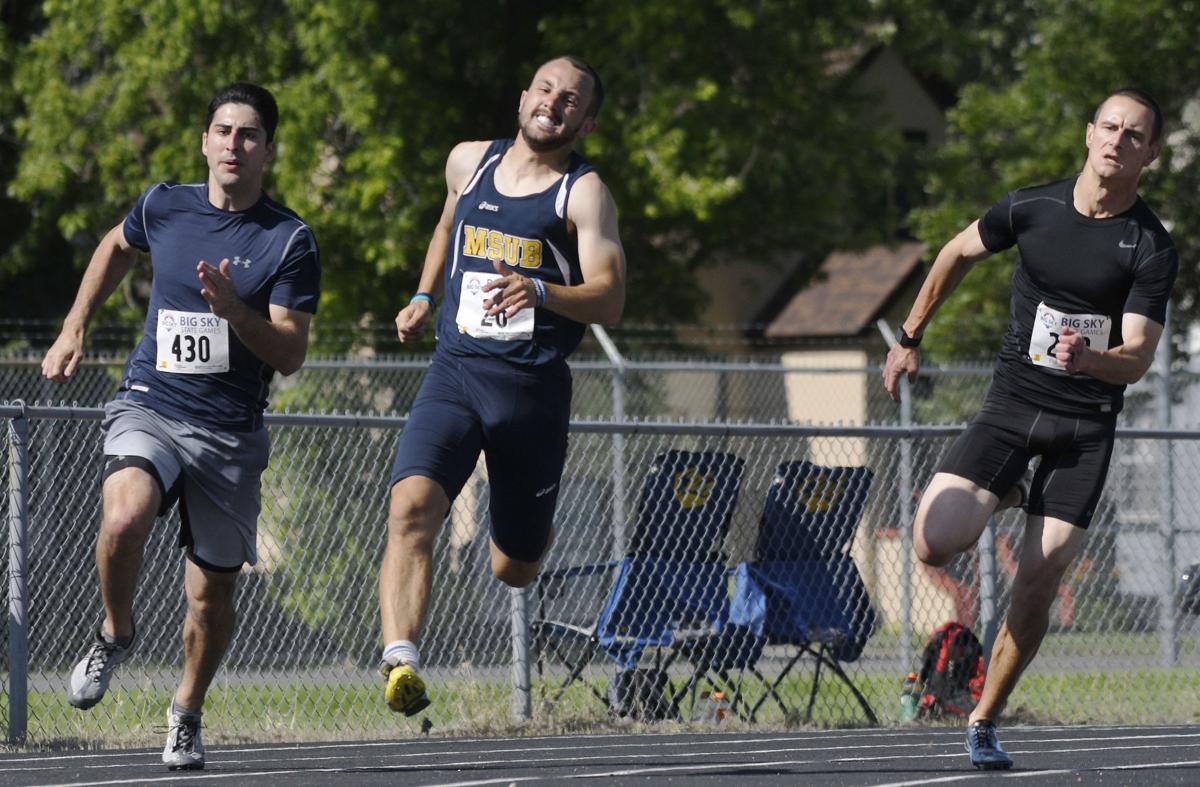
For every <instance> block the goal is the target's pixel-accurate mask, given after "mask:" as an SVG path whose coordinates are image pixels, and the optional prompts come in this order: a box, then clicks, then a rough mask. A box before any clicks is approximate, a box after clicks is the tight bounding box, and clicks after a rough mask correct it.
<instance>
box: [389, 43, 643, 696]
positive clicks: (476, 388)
mask: <svg viewBox="0 0 1200 787" xmlns="http://www.w3.org/2000/svg"><path fill="white" fill-rule="evenodd" d="M602 99H603V91H602V88H601V84H600V77H599V76H598V75H597V74H596V72H595V70H593V69H592V68H591V66H589V65H588V64H587V63H585V62H583V61H582V60H579V59H578V58H573V57H561V58H556V59H554V60H551V61H549V62H547V63H545V64H544V65H543V66H542V67H541V68H539V69H538V70H537V73H536V74H534V77H533V81H532V82H531V83H530V85H529V87H528V88H527V89H526V90H525V91H524V92H522V93H521V100H520V103H519V105H518V122H519V133H518V134H517V137H516V139H506V140H496V141H494V142H463V143H461V144H459V145H458V146H456V147H455V148H454V150H453V151H451V153H450V157H449V159H448V160H447V162H446V186H447V195H446V203H445V206H444V208H443V210H442V216H441V220H440V221H439V222H438V225H437V228H436V229H435V230H434V233H433V239H432V241H430V244H429V250H428V252H427V253H426V255H425V267H424V269H423V270H422V273H421V281H420V290H419V291H418V292H417V294H416V295H414V296H413V298H412V300H411V301H410V302H409V304H408V305H407V306H406V307H405V308H404V309H402V310H401V311H400V313H399V314H398V315H397V316H396V328H397V331H398V333H399V336H400V340H401V341H407V340H410V339H415V338H417V337H418V336H420V335H421V332H422V331H423V330H424V327H425V324H426V322H427V321H428V319H429V317H430V315H431V314H432V313H433V309H434V292H435V291H436V290H437V289H439V287H440V288H441V289H443V290H444V300H443V303H442V306H441V312H440V314H439V316H438V322H437V339H438V344H437V350H436V351H435V353H434V357H433V361H432V362H431V363H430V366H429V370H428V372H427V373H426V376H425V381H424V383H423V384H422V386H421V390H420V392H419V393H418V394H417V398H416V401H414V403H413V406H412V412H411V414H410V416H409V421H408V425H407V426H406V427H405V428H404V432H403V433H402V434H401V436H400V444H399V446H398V447H397V450H396V460H395V464H394V466H393V468H392V474H391V501H390V505H389V508H388V539H387V550H386V552H385V553H384V557H383V565H382V568H381V570H380V576H379V606H380V614H381V617H382V622H383V641H384V650H383V663H382V666H381V671H382V673H383V678H384V681H385V689H384V698H385V701H386V703H387V705H388V707H389V708H391V709H392V710H394V711H400V712H403V713H405V714H406V715H410V716H411V715H413V714H415V713H418V712H419V711H421V710H422V709H423V708H425V707H426V706H427V705H428V704H429V699H428V697H427V695H426V691H425V683H424V681H423V680H422V679H421V678H420V676H419V675H418V673H417V671H418V670H419V669H420V655H419V652H418V648H417V643H418V640H419V637H420V635H421V628H422V625H423V623H424V620H425V614H426V610H427V609H428V605H429V595H430V588H431V583H432V578H433V542H434V538H435V536H436V534H437V530H438V528H439V527H440V525H441V523H442V522H443V521H444V520H445V518H446V515H447V513H448V512H449V510H450V504H451V503H452V502H453V501H454V499H455V498H456V497H457V496H458V494H459V492H460V491H461V490H462V487H463V484H464V483H466V481H467V479H468V478H469V477H470V475H471V472H472V471H473V470H474V468H475V464H476V461H477V459H478V458H479V454H480V451H482V452H483V454H484V457H485V460H486V463H487V471H488V479H489V486H490V490H491V503H490V509H489V513H490V514H491V556H492V573H493V574H495V576H496V577H497V578H498V579H500V580H501V581H502V582H504V583H506V584H508V585H510V586H513V587H524V586H526V585H528V584H529V583H530V582H532V581H533V579H534V577H536V576H537V572H538V567H539V566H540V564H541V561H542V558H543V557H544V556H545V554H546V550H547V549H548V548H549V546H550V541H551V535H552V525H553V517H554V507H555V503H556V501H557V499H558V483H559V478H560V477H561V475H562V470H563V463H564V462H565V460H566V454H567V421H568V416H569V414H570V404H571V374H570V370H569V369H568V368H567V364H566V358H567V356H568V355H570V354H571V352H572V351H573V350H574V349H575V347H576V346H577V345H578V344H579V341H580V339H581V338H582V337H583V332H584V326H585V325H586V324H587V323H602V324H612V323H615V322H616V321H617V320H618V319H619V318H620V316H621V311H622V309H623V307H624V302H625V255H624V251H623V250H622V248H621V241H620V238H619V236H618V232H617V212H616V208H615V206H614V205H613V201H612V197H611V196H610V195H609V193H608V190H607V189H606V188H605V186H604V184H603V183H602V182H601V180H600V178H599V176H598V175H597V174H596V173H595V172H594V171H593V170H592V167H591V165H590V164H588V163H587V161H585V160H584V159H583V158H582V157H581V156H580V155H579V154H578V153H576V152H575V151H574V144H575V141H576V140H578V139H582V138H584V137H586V136H587V135H588V134H590V133H591V132H592V130H593V129H594V128H595V126H596V114H597V112H598V111H599V109H600V103H601V101H602Z"/></svg>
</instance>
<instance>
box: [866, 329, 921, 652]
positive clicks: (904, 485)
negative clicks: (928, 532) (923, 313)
mask: <svg viewBox="0 0 1200 787" xmlns="http://www.w3.org/2000/svg"><path fill="white" fill-rule="evenodd" d="M875 327H876V328H877V329H878V330H879V333H880V334H881V335H882V336H883V341H884V342H886V343H887V346H888V348H889V349H890V348H891V347H893V346H895V344H896V334H895V332H894V331H893V330H892V326H891V325H889V324H888V322H887V320H884V319H879V320H876V321H875ZM912 421H913V411H912V386H911V385H909V382H908V376H907V375H901V376H900V426H902V427H904V428H905V429H908V428H911V427H912ZM912 498H913V450H912V438H910V437H902V438H900V654H899V660H900V669H901V670H903V671H905V672H907V671H908V668H909V665H910V664H911V663H912V657H913V645H912V637H913V626H912V600H913V589H912V570H913V564H912V551H913V545H912V539H913V510H912Z"/></svg>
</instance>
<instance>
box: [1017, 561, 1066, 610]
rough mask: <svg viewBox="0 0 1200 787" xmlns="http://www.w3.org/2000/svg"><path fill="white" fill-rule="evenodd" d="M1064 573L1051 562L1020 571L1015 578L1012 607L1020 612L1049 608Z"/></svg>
mask: <svg viewBox="0 0 1200 787" xmlns="http://www.w3.org/2000/svg"><path fill="white" fill-rule="evenodd" d="M1062 575H1063V571H1062V569H1059V568H1058V567H1057V566H1054V565H1050V564H1041V565H1039V566H1036V567H1033V568H1027V569H1026V570H1024V571H1018V572H1017V576H1016V577H1015V578H1014V579H1013V586H1012V609H1013V610H1015V611H1018V613H1021V612H1026V611H1029V612H1032V611H1036V610H1048V609H1049V608H1050V605H1051V604H1052V603H1053V602H1054V599H1055V597H1056V596H1057V595H1058V586H1059V584H1060V583H1061V582H1062Z"/></svg>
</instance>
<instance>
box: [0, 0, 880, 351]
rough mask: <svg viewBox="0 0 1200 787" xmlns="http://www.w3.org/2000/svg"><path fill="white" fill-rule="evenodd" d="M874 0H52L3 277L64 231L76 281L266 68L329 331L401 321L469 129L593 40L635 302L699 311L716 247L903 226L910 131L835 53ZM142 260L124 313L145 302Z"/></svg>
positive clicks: (867, 233)
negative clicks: (695, 274)
mask: <svg viewBox="0 0 1200 787" xmlns="http://www.w3.org/2000/svg"><path fill="white" fill-rule="evenodd" d="M830 5H832V7H830ZM868 11H869V8H868V6H867V4H866V3H865V2H862V1H860V0H856V1H855V2H851V3H841V4H824V3H818V2H815V1H814V0H774V1H772V0H762V1H759V2H749V1H748V0H722V1H721V2H702V1H701V0H686V2H665V0H659V1H658V2H635V0H619V1H618V2H614V3H611V4H609V5H607V6H605V7H603V8H599V7H595V6H587V7H583V6H577V5H575V4H566V3H552V2H548V0H506V2H503V3H497V4H479V3H473V2H466V1H465V0H446V2H441V3H437V4H429V3H420V2H415V1H414V0H398V1H397V2H379V1H378V0H264V2H262V3H258V4H231V3H229V2H225V1H224V0H195V1H194V2H187V3H183V2H180V0H140V1H139V2H134V0H49V2H46V3H44V4H43V5H42V12H43V14H44V18H43V23H42V29H41V30H40V32H39V33H38V34H37V35H35V36H33V37H32V38H31V39H30V40H29V41H28V42H27V43H25V44H23V45H22V46H21V47H20V56H19V58H17V59H16V62H17V65H16V67H15V69H14V81H13V84H14V87H15V93H14V96H15V100H16V101H17V102H19V104H20V105H21V107H23V111H22V112H21V113H20V115H19V116H18V118H17V121H16V126H15V127H16V132H17V135H18V139H19V143H20V158H19V163H18V166H17V169H16V172H15V174H14V176H13V178H12V180H11V182H10V193H11V194H12V195H13V196H14V197H15V198H16V199H17V200H19V201H20V202H21V205H22V208H23V209H24V210H26V211H27V212H28V214H29V221H28V223H27V224H28V226H27V228H26V229H25V232H24V235H23V236H22V239H21V241H20V242H19V243H18V244H17V245H16V246H15V247H14V249H13V250H12V252H11V253H10V254H7V255H6V259H5V261H4V263H3V267H2V268H0V277H3V279H2V281H3V282H4V283H5V285H6V289H8V286H9V285H10V284H15V285H17V286H19V285H20V281H21V280H20V278H19V276H18V274H20V273H21V272H28V271H30V270H32V269H33V267H34V266H35V265H36V264H37V263H36V260H37V259H38V257H39V254H40V252H41V250H42V249H43V248H45V247H46V245H47V243H49V242H50V241H49V240H48V238H53V239H54V242H56V243H58V244H59V245H60V247H61V248H60V255H59V256H60V257H66V258H68V262H69V264H70V266H71V267H72V268H73V271H72V274H70V275H68V274H66V272H65V271H64V275H63V276H62V277H61V278H62V279H63V280H65V281H68V282H70V284H71V285H73V284H74V281H75V280H77V273H75V271H78V270H79V269H80V268H82V266H83V265H84V264H85V263H86V260H87V257H88V254H89V253H90V251H91V248H92V247H93V246H94V243H95V241H96V239H97V238H98V237H99V235H100V234H101V233H102V232H104V231H105V230H106V229H107V228H108V227H110V226H112V225H113V224H115V223H116V222H118V221H120V220H121V218H122V216H123V215H124V213H125V212H126V211H127V210H128V208H129V207H130V205H131V204H132V202H133V200H134V198H135V197H136V195H137V194H138V193H139V192H140V191H141V190H142V189H143V188H145V186H146V185H148V184H149V183H151V182H154V181H156V180H162V179H175V180H195V179H199V178H202V177H203V176H204V169H203V160H202V159H201V158H200V156H199V153H198V141H199V136H200V132H201V130H202V129H201V125H202V119H203V112H204V109H205V104H206V101H207V99H208V98H209V96H210V95H211V93H212V92H213V91H214V90H215V89H216V88H217V87H218V86H220V85H221V84H223V83H225V82H228V81H231V80H233V79H241V78H244V79H252V80H257V81H260V82H262V83H264V84H267V85H268V86H270V87H272V88H273V89H274V90H275V92H276V93H277V96H278V97H279V99H280V103H281V106H282V109H283V117H282V120H281V125H280V129H279V146H280V155H279V157H278V160H277V162H276V164H275V165H274V166H273V173H272V177H271V180H270V182H269V184H268V188H269V189H270V190H271V191H272V192H273V193H274V194H275V195H276V196H278V197H279V198H280V199H282V200H283V201H284V202H286V203H287V204H289V205H290V206H291V207H293V208H294V209H296V210H297V211H298V212H299V213H300V214H301V215H302V216H304V217H305V218H306V219H307V220H308V221H309V222H310V223H311V224H312V225H313V227H314V229H315V230H316V232H317V236H318V238H319V241H320V243H321V247H322V254H323V259H324V266H325V267H324V270H325V275H324V282H323V286H324V292H325V294H324V297H323V301H322V306H321V319H320V320H319V321H318V323H317V332H318V336H320V331H321V325H322V324H329V325H332V324H337V323H344V322H349V321H358V320H362V319H366V320H373V321H377V322H384V323H386V322H387V321H388V320H390V318H391V316H392V315H393V314H394V312H395V310H396V308H397V307H398V306H399V305H400V304H402V303H404V302H405V301H406V300H407V295H408V294H409V293H410V292H411V290H412V288H413V285H414V284H415V281H416V277H417V274H418V270H419V267H420V264H421V262H422V260H423V257H424V251H425V247H426V244H427V243H428V238H429V234H430V231H431V229H432V227H433V224H434V221H435V219H436V216H437V213H438V211H439V209H440V206H441V202H442V199H443V196H444V189H445V184H444V177H443V166H444V161H445V156H446V155H447V153H448V152H449V150H450V148H451V147H452V146H453V145H454V143H456V142H457V141H460V140H462V139H479V138H488V137H495V136H501V135H508V134H512V133H513V131H514V127H515V117H514V116H515V111H514V110H515V108H516V104H517V100H518V96H519V91H520V89H521V87H523V86H524V85H525V84H526V83H527V80H528V78H529V76H530V74H531V73H532V71H533V69H534V68H535V67H536V66H537V65H538V64H539V63H540V62H541V61H542V60H543V59H544V58H546V57H548V56H550V55H551V54H554V53H557V52H561V51H572V52H576V53H580V54H583V55H584V56H586V57H588V58H589V59H591V60H592V61H594V62H595V64H596V65H597V67H598V68H599V70H600V72H601V73H602V74H603V76H604V78H605V81H606V85H607V93H608V96H609V100H608V103H607V106H606V107H605V109H604V111H603V113H602V116H601V124H600V128H599V131H598V132H597V133H596V134H595V135H594V136H593V137H592V138H590V139H589V140H587V141H586V142H585V144H584V151H585V153H586V154H587V155H589V156H590V157H592V158H593V159H594V160H595V161H596V163H597V166H598V168H599V169H600V171H601V173H602V175H603V176H604V178H605V180H606V182H608V183H609V185H610V187H611V188H612V190H613V191H614V194H615V196H616V198H617V203H618V206H619V207H620V208H621V211H622V222H623V235H624V240H625V244H626V247H627V250H628V255H629V259H630V282H631V287H630V291H631V295H630V304H629V309H628V311H627V314H628V315H630V318H631V319H635V320H636V319H643V320H648V321H659V322H661V321H677V320H687V319H691V318H693V317H694V316H695V314H696V313H697V312H696V309H697V307H698V305H699V304H700V303H701V302H702V301H703V298H704V294H703V293H701V292H699V291H698V288H695V287H693V286H690V276H691V272H692V271H693V270H694V269H695V268H696V267H697V266H699V265H703V264H705V263H706V262H707V261H710V260H712V259H715V258H717V257H721V256H728V255H737V256H741V257H745V258H749V259H765V258H766V257H767V256H768V255H770V254H774V253H776V252H778V251H779V250H781V249H782V250H788V251H793V250H801V249H802V250H805V251H817V252H819V251H821V250H822V249H825V248H828V247H830V246H832V245H834V244H839V245H845V244H849V243H861V242H867V241H869V240H872V239H876V238H879V237H883V236H886V235H887V234H888V233H889V231H890V227H891V226H892V225H894V224H895V223H896V218H897V217H894V216H884V215H881V213H880V212H879V211H878V210H877V206H878V201H879V198H878V195H879V194H880V193H881V192H882V191H883V190H884V189H885V186H886V171H885V170H886V166H885V165H886V163H887V161H888V160H889V155H890V154H889V153H888V152H887V151H888V147H889V145H892V144H894V143H895V141H896V140H894V139H892V137H891V136H890V135H888V134H887V133H885V132H883V131H881V130H879V129H876V128H872V127H868V126H866V125H865V124H863V123H862V122H861V117H862V115H861V113H860V112H859V109H860V107H861V106H862V105H863V104H864V102H867V101H869V100H870V97H867V96H852V95H849V94H847V93H846V91H845V86H844V83H843V82H842V81H841V80H840V79H839V78H838V77H836V76H834V75H831V74H830V73H828V68H827V55H828V53H830V52H831V51H834V50H837V49H839V48H843V47H846V46H849V45H851V44H855V43H858V42H861V41H862V40H864V39H870V38H871V36H872V35H873V34H872V33H869V32H864V29H863V27H862V25H861V24H860V23H859V21H858V20H860V19H862V18H865V15H866V14H867V13H868ZM464 20H469V23H464ZM798 20H802V22H803V23H798ZM6 62H7V61H6ZM814 258H819V257H818V256H817V255H814ZM144 278H145V273H144V272H143V273H142V277H141V278H140V279H139V278H133V279H131V280H130V283H129V285H128V286H127V288H126V290H125V293H124V295H125V297H124V299H122V300H121V301H120V302H118V303H117V304H116V305H115V306H114V307H112V308H113V309H115V310H116V311H119V312H123V313H124V314H125V316H128V317H133V315H135V314H137V313H138V312H139V310H140V308H141V307H142V306H144V298H145V292H144V283H145V281H144ZM22 289H23V288H22ZM67 301H69V296H67V297H65V298H62V299H61V303H60V304H59V305H58V308H56V309H53V312H55V313H62V312H63V311H64V310H65V309H66V306H67V303H66V302H67ZM336 341H337V339H336V338H334V337H331V338H330V339H329V341H328V342H327V343H326V345H325V346H327V347H328V346H331V343H333V342H336Z"/></svg>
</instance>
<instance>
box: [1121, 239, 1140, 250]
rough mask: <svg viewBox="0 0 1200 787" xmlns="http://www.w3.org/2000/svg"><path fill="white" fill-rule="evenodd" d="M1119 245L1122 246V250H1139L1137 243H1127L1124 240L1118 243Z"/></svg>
mask: <svg viewBox="0 0 1200 787" xmlns="http://www.w3.org/2000/svg"><path fill="white" fill-rule="evenodd" d="M1117 245H1118V246H1120V247H1121V248H1122V249H1136V248H1137V244H1136V243H1126V242H1125V241H1123V240H1119V241H1117Z"/></svg>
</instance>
